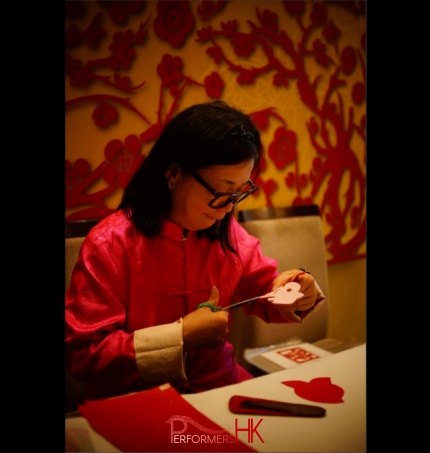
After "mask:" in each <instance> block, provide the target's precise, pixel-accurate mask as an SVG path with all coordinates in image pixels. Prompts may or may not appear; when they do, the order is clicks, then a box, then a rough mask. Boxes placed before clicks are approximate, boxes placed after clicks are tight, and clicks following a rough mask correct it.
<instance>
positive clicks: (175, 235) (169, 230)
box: [161, 220, 195, 241]
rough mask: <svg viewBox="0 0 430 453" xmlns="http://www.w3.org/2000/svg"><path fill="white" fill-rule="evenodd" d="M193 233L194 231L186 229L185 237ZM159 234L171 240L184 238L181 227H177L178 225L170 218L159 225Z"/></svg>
mask: <svg viewBox="0 0 430 453" xmlns="http://www.w3.org/2000/svg"><path fill="white" fill-rule="evenodd" d="M194 233H195V232H194V231H188V235H187V239H188V238H189V237H190V236H191V235H192V234H194ZM161 235H162V236H164V237H167V238H168V239H171V240H173V241H183V240H184V236H183V233H182V228H180V227H178V225H176V224H175V223H173V222H172V221H170V220H165V221H164V223H163V225H162V226H161Z"/></svg>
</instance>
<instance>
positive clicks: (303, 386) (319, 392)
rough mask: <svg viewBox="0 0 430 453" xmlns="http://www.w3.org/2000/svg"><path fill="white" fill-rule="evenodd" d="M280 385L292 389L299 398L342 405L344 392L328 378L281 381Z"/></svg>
mask: <svg viewBox="0 0 430 453" xmlns="http://www.w3.org/2000/svg"><path fill="white" fill-rule="evenodd" d="M282 384H284V385H287V386H288V387H292V388H293V389H294V392H295V394H296V395H297V396H300V398H304V399H306V400H309V401H315V402H317V403H343V402H344V401H343V399H342V397H343V395H344V393H345V390H344V389H343V388H342V387H339V386H338V385H336V384H333V383H332V382H331V379H330V378H329V377H318V378H314V379H312V380H310V381H309V382H305V381H283V382H282Z"/></svg>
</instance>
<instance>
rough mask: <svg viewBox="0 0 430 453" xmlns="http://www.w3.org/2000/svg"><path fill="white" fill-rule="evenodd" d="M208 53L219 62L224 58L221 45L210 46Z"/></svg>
mask: <svg viewBox="0 0 430 453" xmlns="http://www.w3.org/2000/svg"><path fill="white" fill-rule="evenodd" d="M206 53H207V54H208V55H210V56H212V58H213V59H214V62H215V63H216V64H218V63H219V62H220V61H221V58H222V52H221V49H220V48H219V47H208V48H207V49H206Z"/></svg>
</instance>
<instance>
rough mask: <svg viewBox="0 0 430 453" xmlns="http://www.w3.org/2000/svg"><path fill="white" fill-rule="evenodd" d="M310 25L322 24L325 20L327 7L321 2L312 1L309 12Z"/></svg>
mask: <svg viewBox="0 0 430 453" xmlns="http://www.w3.org/2000/svg"><path fill="white" fill-rule="evenodd" d="M311 21H312V25H324V24H325V23H326V22H327V7H326V5H324V4H323V3H314V4H313V9H312V12H311Z"/></svg>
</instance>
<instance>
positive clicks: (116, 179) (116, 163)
mask: <svg viewBox="0 0 430 453" xmlns="http://www.w3.org/2000/svg"><path fill="white" fill-rule="evenodd" d="M140 147H141V142H140V140H139V138H138V137H137V136H136V135H129V136H128V137H126V139H125V144H123V143H122V142H121V140H112V141H110V142H109V143H108V144H107V145H106V148H105V156H106V160H107V161H108V163H107V165H106V167H105V168H104V170H103V179H104V180H105V181H106V182H107V183H108V184H109V185H112V184H118V185H119V186H120V187H122V188H123V189H124V188H125V187H126V185H127V183H128V181H129V180H130V178H131V175H132V174H133V173H134V171H135V170H136V168H137V166H138V164H139V163H140V161H141V160H140V159H139V158H138V156H139V151H140Z"/></svg>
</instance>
